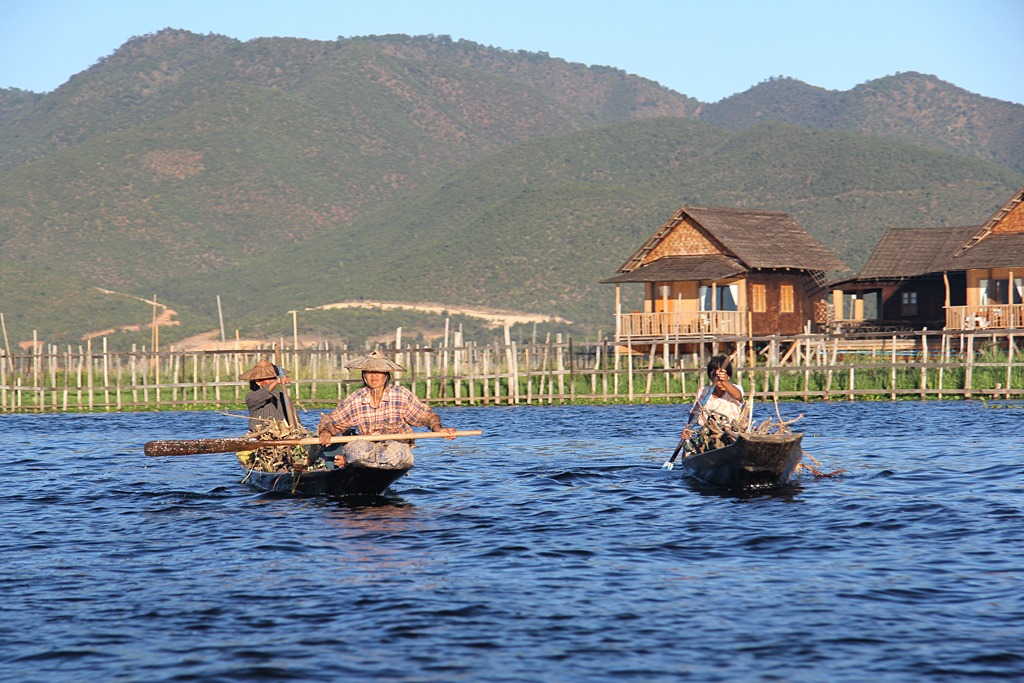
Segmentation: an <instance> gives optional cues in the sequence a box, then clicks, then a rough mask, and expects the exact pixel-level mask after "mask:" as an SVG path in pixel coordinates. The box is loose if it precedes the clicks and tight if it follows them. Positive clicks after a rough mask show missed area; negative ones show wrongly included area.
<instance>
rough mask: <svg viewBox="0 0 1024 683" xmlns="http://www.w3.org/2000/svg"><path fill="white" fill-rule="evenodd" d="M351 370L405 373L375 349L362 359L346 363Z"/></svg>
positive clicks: (403, 369)
mask: <svg viewBox="0 0 1024 683" xmlns="http://www.w3.org/2000/svg"><path fill="white" fill-rule="evenodd" d="M345 367H346V368H347V369H349V370H368V371H370V372H405V368H403V367H402V366H401V365H399V364H398V363H396V362H394V361H392V360H389V359H388V357H387V356H385V355H384V354H383V353H381V351H380V349H374V350H373V351H371V352H370V353H369V354H367V355H365V356H363V357H362V358H356V359H354V360H350V361H349V362H347V363H345Z"/></svg>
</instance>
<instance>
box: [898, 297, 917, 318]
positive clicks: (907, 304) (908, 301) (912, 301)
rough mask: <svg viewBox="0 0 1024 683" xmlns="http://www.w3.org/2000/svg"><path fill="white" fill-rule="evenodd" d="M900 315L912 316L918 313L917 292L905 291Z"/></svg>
mask: <svg viewBox="0 0 1024 683" xmlns="http://www.w3.org/2000/svg"><path fill="white" fill-rule="evenodd" d="M901 304H902V305H901V306H900V315H902V316H904V317H911V316H915V315H917V292H903V299H902V301H901Z"/></svg>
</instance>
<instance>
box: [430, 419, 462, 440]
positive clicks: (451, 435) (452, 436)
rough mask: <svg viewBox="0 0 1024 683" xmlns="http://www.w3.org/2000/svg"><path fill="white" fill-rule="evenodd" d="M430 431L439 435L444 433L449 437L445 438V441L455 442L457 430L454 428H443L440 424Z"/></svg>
mask: <svg viewBox="0 0 1024 683" xmlns="http://www.w3.org/2000/svg"><path fill="white" fill-rule="evenodd" d="M430 431H432V432H438V433H441V432H444V433H445V434H447V435H448V436H446V437H444V438H445V439H447V440H448V441H455V431H456V430H455V428H454V427H442V426H441V424H440V423H438V424H436V425H434V426H433V427H431V428H430Z"/></svg>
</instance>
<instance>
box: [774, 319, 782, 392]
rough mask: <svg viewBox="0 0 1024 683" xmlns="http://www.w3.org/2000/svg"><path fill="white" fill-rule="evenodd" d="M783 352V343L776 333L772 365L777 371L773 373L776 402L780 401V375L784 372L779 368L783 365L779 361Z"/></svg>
mask: <svg viewBox="0 0 1024 683" xmlns="http://www.w3.org/2000/svg"><path fill="white" fill-rule="evenodd" d="M781 351H782V342H781V341H780V340H779V333H778V332H776V333H775V334H774V335H773V336H772V365H773V366H774V367H775V371H774V372H773V374H774V375H775V382H774V387H773V393H772V396H773V397H774V398H775V400H778V399H779V375H780V374H782V371H781V370H780V369H779V366H781V365H782V360H780V359H779V354H780V353H781ZM783 360H784V359H783Z"/></svg>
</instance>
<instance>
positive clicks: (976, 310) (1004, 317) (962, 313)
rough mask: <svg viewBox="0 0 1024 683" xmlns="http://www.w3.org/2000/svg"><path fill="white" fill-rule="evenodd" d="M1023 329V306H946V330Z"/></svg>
mask: <svg viewBox="0 0 1024 683" xmlns="http://www.w3.org/2000/svg"><path fill="white" fill-rule="evenodd" d="M1021 328H1024V304H986V305H984V306H947V307H946V329H947V330H1007V329H1010V330H1012V329H1021Z"/></svg>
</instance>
